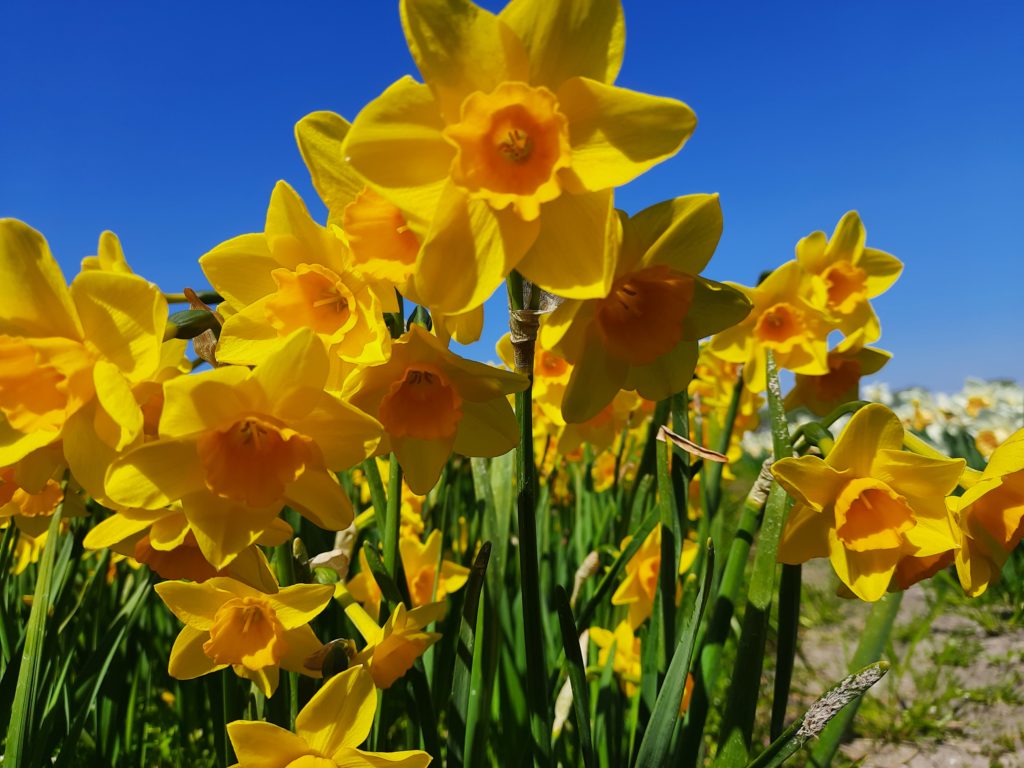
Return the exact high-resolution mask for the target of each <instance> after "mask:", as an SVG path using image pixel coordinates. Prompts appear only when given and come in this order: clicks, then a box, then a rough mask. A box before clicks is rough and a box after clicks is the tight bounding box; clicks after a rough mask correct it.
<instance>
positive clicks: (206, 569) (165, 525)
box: [82, 504, 293, 592]
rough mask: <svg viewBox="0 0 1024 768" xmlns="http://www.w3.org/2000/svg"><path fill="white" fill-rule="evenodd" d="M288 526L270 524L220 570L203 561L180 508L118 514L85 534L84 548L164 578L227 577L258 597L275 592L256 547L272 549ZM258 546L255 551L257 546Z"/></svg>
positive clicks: (285, 537) (286, 536)
mask: <svg viewBox="0 0 1024 768" xmlns="http://www.w3.org/2000/svg"><path fill="white" fill-rule="evenodd" d="M292 533H293V531H292V529H291V526H290V525H288V523H286V522H285V521H284V520H280V519H275V520H273V521H272V523H271V526H270V527H269V528H267V530H265V531H264V532H263V534H262V535H261V536H260V537H259V538H258V539H257V540H256V544H253V545H251V546H248V547H246V548H245V549H243V550H242V551H241V552H239V553H238V555H236V556H235V558H234V559H233V560H232V561H231V562H230V563H228V564H227V566H225V567H224V568H223V569H221V570H217V569H216V568H214V567H213V566H212V565H210V563H209V562H207V560H206V558H205V557H204V556H203V553H202V551H201V550H200V549H199V542H198V541H197V540H196V536H195V533H193V532H192V526H191V525H190V524H189V522H188V518H187V517H185V514H184V513H183V512H182V511H181V505H180V504H173V505H171V507H169V508H164V509H122V510H119V511H117V512H115V513H114V514H112V515H111V516H110V517H107V518H106V519H105V520H102V521H100V522H99V523H98V524H97V525H95V526H93V527H92V528H91V529H89V532H88V533H87V534H86V536H85V540H84V541H83V542H82V544H83V546H85V548H86V549H92V550H98V549H108V548H109V549H110V550H112V551H114V552H117V553H119V554H121V555H124V556H126V557H131V558H133V559H134V560H136V561H138V562H139V563H142V564H144V565H146V566H148V567H149V568H150V569H151V570H153V571H154V572H156V573H157V574H159V575H160V576H161V577H162V578H164V579H189V580H190V581H196V582H203V581H206V580H207V579H212V578H213V577H214V576H228V577H230V578H232V579H235V580H236V581H240V582H242V583H243V584H248V585H249V586H251V587H255V588H256V589H260V590H262V591H264V592H274V591H276V590H277V583H276V582H275V581H274V577H273V575H272V574H271V572H270V568H269V566H268V564H267V558H266V557H265V556H264V555H263V553H262V552H261V551H260V549H259V546H264V547H275V546H278V545H279V544H284V543H285V542H286V541H288V539H290V538H291V537H292ZM257 545H259V546H257Z"/></svg>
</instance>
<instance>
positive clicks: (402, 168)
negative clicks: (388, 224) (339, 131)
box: [345, 77, 455, 226]
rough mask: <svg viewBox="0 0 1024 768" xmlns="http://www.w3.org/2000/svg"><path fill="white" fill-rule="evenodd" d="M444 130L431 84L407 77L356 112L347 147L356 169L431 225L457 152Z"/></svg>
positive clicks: (414, 216)
mask: <svg viewBox="0 0 1024 768" xmlns="http://www.w3.org/2000/svg"><path fill="white" fill-rule="evenodd" d="M443 130H444V121H443V120H442V119H441V114H440V112H439V109H438V105H437V102H436V101H435V100H434V96H433V94H432V93H431V92H430V88H428V87H427V86H426V85H422V84H420V83H417V82H416V81H415V80H413V79H412V78H410V77H403V78H402V79H401V80H398V81H397V82H396V83H394V84H393V85H391V86H390V87H389V88H388V89H387V90H386V91H384V93H382V94H381V95H380V96H378V97H377V98H376V99H374V100H373V101H371V102H370V103H369V104H367V105H366V106H365V107H364V108H363V110H362V111H361V112H360V113H359V114H358V115H357V116H356V119H355V121H353V123H352V128H351V130H350V132H349V134H348V138H347V140H346V144H345V148H346V151H347V152H348V160H349V162H350V163H352V166H353V167H354V168H355V169H356V171H358V172H359V173H360V174H361V175H363V176H365V177H366V178H367V179H369V180H370V181H371V182H372V183H373V184H374V185H375V186H378V187H380V188H381V191H382V192H383V193H384V195H385V196H386V197H387V198H389V199H390V200H391V201H392V202H393V203H395V205H397V206H398V207H399V208H401V209H402V210H403V212H404V213H405V214H406V218H410V217H411V220H410V224H414V223H419V224H420V225H423V226H425V224H426V223H427V222H429V221H430V219H431V217H432V216H433V214H434V208H435V207H436V205H437V199H438V196H439V195H440V194H441V189H442V187H443V186H444V184H445V181H446V180H447V178H448V172H449V169H450V168H451V164H452V158H453V157H454V156H455V148H454V147H453V146H452V145H451V144H449V143H448V142H447V141H445V139H444V137H443V136H442V135H441V131H443ZM409 158H415V159H416V162H409Z"/></svg>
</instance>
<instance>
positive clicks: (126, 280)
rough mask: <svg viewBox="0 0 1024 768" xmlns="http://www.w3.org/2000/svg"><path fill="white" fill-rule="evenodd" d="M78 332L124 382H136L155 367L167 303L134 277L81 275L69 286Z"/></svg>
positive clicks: (89, 273)
mask: <svg viewBox="0 0 1024 768" xmlns="http://www.w3.org/2000/svg"><path fill="white" fill-rule="evenodd" d="M71 296H72V298H73V299H74V302H75V307H76V308H77V310H78V315H79V317H81V319H82V328H83V332H84V333H85V335H86V338H88V339H89V341H90V342H92V343H93V344H95V345H96V347H97V348H98V349H99V351H100V354H102V355H103V356H104V357H105V358H107V360H109V361H110V362H112V363H114V365H116V366H117V367H118V368H120V369H121V371H122V372H123V373H124V375H125V376H127V377H128V378H129V380H131V381H133V382H135V381H141V380H142V379H144V378H146V377H147V376H150V375H152V374H153V373H155V372H156V371H157V369H158V368H159V366H160V345H161V343H162V341H163V334H164V329H165V328H166V327H167V301H166V300H165V299H164V297H163V294H162V293H161V292H160V289H159V288H157V287H156V286H155V285H153V284H152V283H150V282H148V281H147V280H144V279H143V278H141V277H138V276H137V275H129V274H124V273H117V272H99V271H96V272H82V273H81V274H79V275H78V277H76V278H75V281H74V282H73V283H72V284H71Z"/></svg>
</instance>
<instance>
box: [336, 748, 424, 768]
mask: <svg viewBox="0 0 1024 768" xmlns="http://www.w3.org/2000/svg"><path fill="white" fill-rule="evenodd" d="M331 757H332V759H333V760H334V764H335V765H338V766H341V767H342V768H349V766H351V768H364V766H366V767H368V768H426V766H428V765H430V761H431V760H432V759H433V758H432V757H431V756H430V755H429V754H428V753H426V752H423V751H420V750H406V751H404V752H365V751H363V750H361V749H353V748H351V747H342V748H341V749H339V750H338V751H337V752H335V753H334V754H333V755H332V756H331Z"/></svg>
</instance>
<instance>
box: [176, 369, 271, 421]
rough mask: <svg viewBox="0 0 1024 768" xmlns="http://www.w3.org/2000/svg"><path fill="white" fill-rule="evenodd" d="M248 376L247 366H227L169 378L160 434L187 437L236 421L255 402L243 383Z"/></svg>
mask: <svg viewBox="0 0 1024 768" xmlns="http://www.w3.org/2000/svg"><path fill="white" fill-rule="evenodd" d="M247 378H249V371H248V370H247V369H245V368H243V367H239V366H225V367H223V368H216V369H214V370H212V371H203V372H202V373H198V374H194V375H192V376H178V377H177V378H174V379H171V380H170V381H168V382H166V383H165V384H164V408H163V411H162V413H161V414H160V435H161V436H162V437H171V438H173V437H179V436H180V437H184V436H186V435H195V434H197V433H200V432H205V431H207V430H209V429H217V428H224V427H227V426H230V425H231V424H233V423H235V422H236V421H238V420H239V419H240V418H242V417H243V416H244V415H245V414H246V413H249V412H250V411H251V410H252V409H253V406H254V405H255V403H252V402H250V401H249V400H248V399H247V398H246V397H245V393H244V392H243V391H242V389H241V387H240V386H239V385H240V384H241V383H242V382H243V381H245V380H246V379H247Z"/></svg>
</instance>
